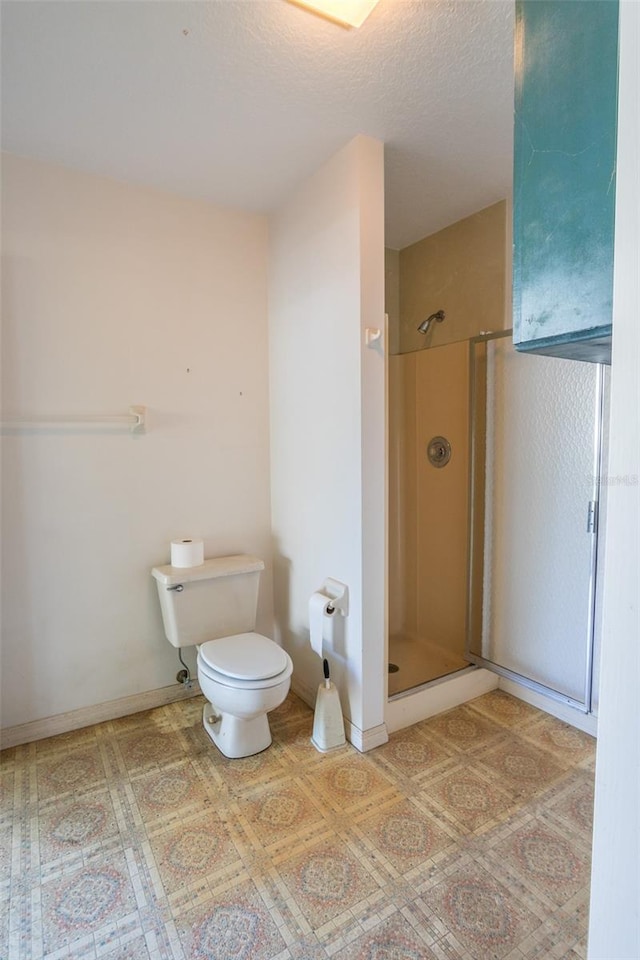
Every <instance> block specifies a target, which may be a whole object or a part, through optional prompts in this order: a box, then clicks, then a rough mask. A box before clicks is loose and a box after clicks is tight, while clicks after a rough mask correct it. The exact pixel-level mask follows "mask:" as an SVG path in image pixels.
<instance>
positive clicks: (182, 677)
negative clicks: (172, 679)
mask: <svg viewBox="0 0 640 960" xmlns="http://www.w3.org/2000/svg"><path fill="white" fill-rule="evenodd" d="M178 660H179V661H180V663H181V664H182V666H183V667H184V670H178V672H177V674H176V680H177V681H178V683H182V684H184V686H185V687H189V689H191V687H192V686H193V680H192V679H191V673H190V671H189V667H188V666H187V665H186V663H185V662H184V660H183V659H182V647H178Z"/></svg>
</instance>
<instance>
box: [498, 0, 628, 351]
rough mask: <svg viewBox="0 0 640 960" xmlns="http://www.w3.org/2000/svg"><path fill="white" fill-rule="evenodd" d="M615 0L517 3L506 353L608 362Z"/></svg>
mask: <svg viewBox="0 0 640 960" xmlns="http://www.w3.org/2000/svg"><path fill="white" fill-rule="evenodd" d="M617 86H618V0H518V2H517V3H516V90H515V129H514V133H515V144H514V149H515V152H514V195H513V310H514V316H513V339H514V345H515V347H516V349H518V350H523V351H528V352H533V353H544V354H549V355H552V356H559V357H569V358H575V359H580V360H593V361H605V362H608V361H610V357H611V317H612V291H613V230H614V208H615V162H616V127H617Z"/></svg>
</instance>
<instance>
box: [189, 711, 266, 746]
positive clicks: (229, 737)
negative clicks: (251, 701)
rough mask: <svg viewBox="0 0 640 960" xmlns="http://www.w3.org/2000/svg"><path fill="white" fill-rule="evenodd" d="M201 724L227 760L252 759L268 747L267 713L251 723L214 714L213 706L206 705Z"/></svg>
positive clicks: (226, 715) (250, 721)
mask: <svg viewBox="0 0 640 960" xmlns="http://www.w3.org/2000/svg"><path fill="white" fill-rule="evenodd" d="M202 724H203V726H204V728H205V730H206V731H207V733H208V734H209V736H210V737H211V739H212V740H213V742H214V744H215V745H216V747H217V748H218V750H219V751H220V753H221V754H222V755H223V756H225V757H228V758H229V760H239V759H240V758H241V757H252V756H253V755H254V754H256V753H262V751H263V750H266V749H267V747H269V746H271V730H270V729H269V721H268V720H267V715H266V713H261V714H259V715H258V716H257V717H252V718H251V719H250V720H243V719H242V718H241V717H232V716H231V714H228V713H224V714H218V713H216V710H215V707H213V705H212V704H210V703H205V705H204V709H203V711H202Z"/></svg>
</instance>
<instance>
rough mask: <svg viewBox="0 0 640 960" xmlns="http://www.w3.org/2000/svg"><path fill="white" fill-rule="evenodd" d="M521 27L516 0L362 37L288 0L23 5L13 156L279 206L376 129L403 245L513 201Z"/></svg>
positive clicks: (416, 2) (427, 10)
mask: <svg viewBox="0 0 640 960" xmlns="http://www.w3.org/2000/svg"><path fill="white" fill-rule="evenodd" d="M513 19H514V11H513V3H512V2H510V0H448V2H447V0H380V3H379V6H378V7H377V8H376V10H375V11H374V12H373V14H372V15H371V16H370V17H369V19H368V20H367V21H366V23H365V25H364V26H363V27H362V28H361V29H360V30H358V31H356V30H350V31H349V30H344V29H342V28H341V27H338V26H336V25H335V24H333V23H329V22H327V21H325V20H322V19H321V18H318V17H315V16H313V15H311V14H309V13H308V12H306V11H304V10H302V9H301V8H300V7H297V6H295V5H293V4H291V3H288V2H286V0H212V2H205V0H201V2H196V3H191V2H161V0H146V2H137V0H127V2H113V0H98V2H84V0H79V2H57V0H45V2H24V0H10V2H4V3H3V4H2V134H3V148H4V149H6V150H9V151H11V152H14V153H18V154H22V155H26V156H33V157H39V158H42V159H46V160H52V161H57V162H60V163H62V164H65V165H67V166H70V167H73V168H76V169H81V170H87V171H91V172H95V173H99V174H105V175H107V176H111V177H116V178H118V179H121V180H127V181H130V182H133V183H141V184H146V185H149V186H155V187H160V188H163V189H166V190H172V191H176V192H179V193H181V194H184V195H186V196H191V197H198V198H203V199H207V200H211V201H213V202H215V203H217V204H222V205H225V206H231V207H238V208H241V209H245V210H251V211H259V212H268V211H270V210H273V209H274V208H276V207H277V206H278V204H279V203H281V202H282V200H283V199H284V198H285V197H286V196H287V194H288V192H289V191H290V190H291V189H292V188H295V186H296V184H297V183H299V182H300V181H302V180H303V179H304V178H305V177H306V176H308V175H309V174H310V173H311V172H312V171H313V170H314V169H316V168H317V167H318V166H319V165H320V164H321V163H322V162H323V161H324V160H325V159H326V158H327V157H329V156H330V155H331V154H332V153H333V152H335V151H336V150H337V149H339V148H340V147H341V146H342V145H343V144H344V143H346V142H347V141H348V140H349V139H350V138H351V137H352V136H354V135H355V134H357V133H365V134H369V135H370V136H373V137H377V138H379V139H381V140H383V141H384V142H385V191H386V193H385V200H386V217H387V224H386V233H387V238H386V239H387V244H388V245H389V246H392V247H395V248H401V247H403V246H406V245H407V244H409V243H412V242H414V241H415V240H417V239H420V238H421V237H423V236H425V235H427V234H429V233H433V232H434V231H435V230H438V229H440V228H441V227H443V226H446V225H447V224H449V223H452V222H453V221H455V220H458V219H459V218H460V217H463V216H466V215H467V214H469V213H472V212H474V211H475V210H479V209H481V208H482V207H484V206H487V205H489V204H490V203H493V202H494V201H496V200H498V199H501V198H502V197H505V196H506V195H507V194H508V192H509V190H510V183H511V155H512V112H513V107H512V104H513V52H512V51H513V40H512V36H513Z"/></svg>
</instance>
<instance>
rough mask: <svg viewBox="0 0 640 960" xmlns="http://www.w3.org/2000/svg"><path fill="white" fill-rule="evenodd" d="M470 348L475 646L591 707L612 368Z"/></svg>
mask: <svg viewBox="0 0 640 960" xmlns="http://www.w3.org/2000/svg"><path fill="white" fill-rule="evenodd" d="M471 351H472V353H471V367H472V386H471V418H472V445H471V476H472V481H471V482H472V497H471V503H472V516H471V525H470V526H471V541H470V585H469V587H470V588H469V608H468V615H467V644H468V656H469V658H470V659H471V660H472V661H473V662H475V663H477V664H482V665H484V666H487V667H489V668H490V669H494V670H496V671H497V672H498V673H502V674H503V675H506V676H510V677H513V678H514V679H518V680H519V681H521V682H524V683H525V684H526V685H528V686H530V687H532V688H534V689H540V690H543V691H544V692H545V693H548V694H551V695H552V696H554V697H555V698H556V699H559V700H562V701H564V702H567V703H571V704H572V705H574V706H578V707H580V708H581V709H582V710H585V711H587V712H588V711H589V710H590V708H591V674H592V669H591V666H592V656H593V639H592V638H593V617H594V590H595V577H596V527H597V489H598V486H597V477H598V474H599V469H600V465H599V457H600V431H601V426H600V425H601V405H602V370H601V367H600V366H599V365H597V364H590V363H582V362H578V361H572V360H561V359H558V358H555V357H544V356H530V355H527V354H522V353H517V352H516V351H515V349H514V347H513V345H512V343H511V338H510V336H509V334H508V333H507V334H502V335H497V336H493V337H482V338H478V339H477V340H474V341H472V343H471Z"/></svg>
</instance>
